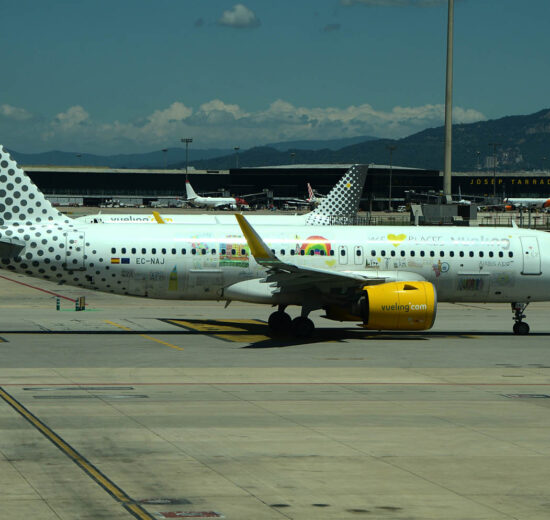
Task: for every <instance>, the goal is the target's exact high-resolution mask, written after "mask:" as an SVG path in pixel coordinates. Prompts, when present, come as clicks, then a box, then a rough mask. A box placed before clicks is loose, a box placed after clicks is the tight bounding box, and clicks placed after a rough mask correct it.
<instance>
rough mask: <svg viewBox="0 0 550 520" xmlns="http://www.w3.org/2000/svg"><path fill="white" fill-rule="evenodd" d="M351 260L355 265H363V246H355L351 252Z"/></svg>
mask: <svg viewBox="0 0 550 520" xmlns="http://www.w3.org/2000/svg"><path fill="white" fill-rule="evenodd" d="M353 261H354V263H355V264H356V265H363V247H362V246H355V250H354V252H353Z"/></svg>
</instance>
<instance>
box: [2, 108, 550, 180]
mask: <svg viewBox="0 0 550 520" xmlns="http://www.w3.org/2000/svg"><path fill="white" fill-rule="evenodd" d="M493 143H496V145H494V144H493ZM390 146H391V147H395V149H394V151H393V156H392V162H393V164H394V165H399V166H408V167H416V168H425V169H433V170H440V169H442V168H443V154H444V127H443V126H440V127H437V128H428V129H426V130H422V131H421V132H418V133H415V134H413V135H410V136H408V137H404V138H402V139H378V138H376V137H372V136H357V137H352V138H341V139H330V140H300V141H285V142H277V143H270V144H268V145H266V146H258V147H254V148H250V149H248V150H239V165H240V166H241V167H257V166H270V165H273V166H276V165H282V164H290V163H296V164H324V163H327V164H330V163H332V164H346V163H377V164H388V163H389V159H390V157H389V147H390ZM494 150H496V158H497V161H496V167H497V168H498V169H499V170H501V171H514V170H515V171H521V170H541V169H544V170H546V169H548V168H549V167H550V161H549V159H550V109H544V110H541V111H539V112H536V113H534V114H529V115H518V116H507V117H503V118H500V119H493V120H488V121H480V122H477V123H470V124H459V125H453V171H476V170H486V169H491V168H492V167H493V164H494V161H493V152H494ZM11 153H12V155H13V157H14V158H15V159H16V160H17V161H18V162H19V163H20V164H25V165H31V164H40V165H46V164H50V165H60V166H68V165H74V166H108V167H112V168H165V167H168V168H185V163H186V159H185V149H184V148H169V149H167V151H162V150H157V151H153V152H149V153H142V154H124V155H111V156H101V155H93V154H79V153H74V152H59V151H52V152H46V153H40V154H24V153H19V152H17V151H11ZM236 162H237V157H236V152H235V150H233V149H193V148H192V147H190V148H189V165H191V166H194V167H195V168H197V169H228V168H234V167H235V166H236Z"/></svg>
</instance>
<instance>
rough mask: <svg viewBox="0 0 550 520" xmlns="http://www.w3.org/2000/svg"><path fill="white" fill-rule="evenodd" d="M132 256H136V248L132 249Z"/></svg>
mask: <svg viewBox="0 0 550 520" xmlns="http://www.w3.org/2000/svg"><path fill="white" fill-rule="evenodd" d="M132 254H133V255H135V254H136V248H135V247H132Z"/></svg>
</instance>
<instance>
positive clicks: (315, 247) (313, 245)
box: [300, 236, 331, 256]
mask: <svg viewBox="0 0 550 520" xmlns="http://www.w3.org/2000/svg"><path fill="white" fill-rule="evenodd" d="M330 249H331V248H330V242H329V241H328V240H327V239H326V238H325V237H321V236H311V237H307V238H306V241H305V242H304V243H303V244H302V245H301V246H300V254H302V253H301V251H304V254H305V255H311V254H313V255H320V256H330ZM312 252H313V253H312Z"/></svg>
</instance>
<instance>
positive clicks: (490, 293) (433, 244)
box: [1, 223, 550, 302]
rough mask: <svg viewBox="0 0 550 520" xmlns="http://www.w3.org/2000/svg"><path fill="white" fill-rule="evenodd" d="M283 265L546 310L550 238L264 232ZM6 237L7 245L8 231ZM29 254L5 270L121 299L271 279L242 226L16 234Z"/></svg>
mask: <svg viewBox="0 0 550 520" xmlns="http://www.w3.org/2000/svg"><path fill="white" fill-rule="evenodd" d="M256 229H257V231H258V233H260V234H261V236H262V237H263V238H264V240H265V242H266V243H267V244H268V246H269V247H270V248H272V249H273V250H274V251H275V254H276V255H277V257H278V258H280V259H281V260H283V261H285V262H288V263H291V264H295V265H298V266H309V267H313V268H319V269H330V270H336V271H348V272H349V271H353V272H355V273H364V274H365V276H373V277H375V276H376V275H377V273H388V272H390V273H397V272H404V273H414V274H416V275H418V276H419V277H422V278H424V279H425V280H427V281H429V282H431V283H433V284H434V286H435V287H436V289H437V295H438V300H439V301H451V302H455V301H456V302H512V301H514V302H515V301H524V302H531V301H545V300H548V294H549V290H550V254H549V253H550V235H548V234H546V233H543V232H538V231H532V230H524V229H517V228H463V227H453V228H444V227H406V228H395V227H376V226H371V227H360V226H355V227H354V226H328V227H327V226H322V227H321V226H319V227H317V226H308V227H305V226H304V227H302V226H300V227H284V226H281V227H275V226H258V227H257V228H256ZM2 235H3V236H8V235H7V234H6V232H5V231H4V230H2ZM9 237H10V238H18V239H20V240H23V241H25V242H26V243H27V246H26V247H25V249H23V251H22V252H21V253H20V256H19V258H17V259H15V260H13V259H12V260H3V261H2V265H1V267H2V268H8V269H10V270H13V271H16V272H22V273H26V274H29V275H33V276H37V277H40V278H46V279H50V280H52V281H57V282H60V283H66V284H70V285H77V286H82V287H86V288H89V289H96V290H100V291H105V292H111V293H116V294H128V295H134V296H146V297H151V298H163V299H183V300H189V299H191V300H192V299H205V300H223V299H226V296H225V295H224V290H225V288H227V287H229V286H231V285H233V284H236V283H238V282H241V281H245V280H252V279H258V278H262V277H264V276H265V269H264V268H263V267H261V266H259V265H258V264H257V263H256V261H255V260H254V258H253V257H252V255H251V254H250V250H249V247H248V245H247V242H246V240H245V239H244V238H243V236H242V233H241V230H240V229H239V227H238V226H237V225H215V226H213V225H193V226H186V225H179V224H173V225H170V226H150V225H140V224H135V225H133V226H128V225H122V224H121V225H118V224H112V225H110V226H98V225H93V224H91V225H75V226H74V227H73V228H70V229H67V228H65V227H61V226H59V227H58V226H57V225H56V224H54V223H52V224H49V225H35V226H32V228H30V227H27V226H20V227H18V228H17V229H15V228H12V233H11V234H10V235H9Z"/></svg>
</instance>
